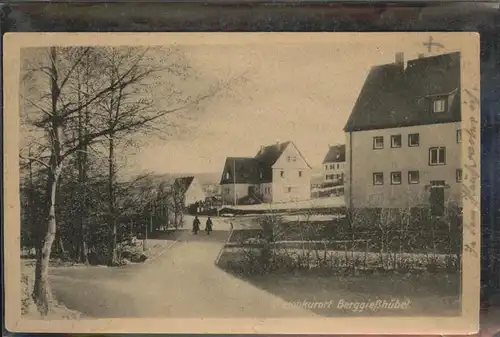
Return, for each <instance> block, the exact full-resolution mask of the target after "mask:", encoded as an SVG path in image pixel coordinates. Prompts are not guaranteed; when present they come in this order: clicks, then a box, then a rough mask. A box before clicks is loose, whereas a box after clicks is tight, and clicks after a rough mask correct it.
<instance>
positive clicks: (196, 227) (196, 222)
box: [193, 216, 200, 235]
mask: <svg viewBox="0 0 500 337" xmlns="http://www.w3.org/2000/svg"><path fill="white" fill-rule="evenodd" d="M199 230H200V220H199V219H198V216H195V217H194V220H193V233H194V234H195V235H196V234H198V231H199Z"/></svg>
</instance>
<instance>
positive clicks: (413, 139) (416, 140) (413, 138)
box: [408, 133, 420, 147]
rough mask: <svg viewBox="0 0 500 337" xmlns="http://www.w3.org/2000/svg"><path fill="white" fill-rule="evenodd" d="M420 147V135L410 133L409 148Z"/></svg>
mask: <svg viewBox="0 0 500 337" xmlns="http://www.w3.org/2000/svg"><path fill="white" fill-rule="evenodd" d="M419 145H420V134H418V133H410V134H409V135H408V147H416V146H419Z"/></svg>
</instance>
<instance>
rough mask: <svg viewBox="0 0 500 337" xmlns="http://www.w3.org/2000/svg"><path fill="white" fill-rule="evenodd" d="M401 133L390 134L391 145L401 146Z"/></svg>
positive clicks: (393, 146)
mask: <svg viewBox="0 0 500 337" xmlns="http://www.w3.org/2000/svg"><path fill="white" fill-rule="evenodd" d="M401 143H402V142H401V135H392V136H391V147H392V148H398V147H401V145H402V144H401Z"/></svg>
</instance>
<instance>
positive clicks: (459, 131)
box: [456, 130, 462, 143]
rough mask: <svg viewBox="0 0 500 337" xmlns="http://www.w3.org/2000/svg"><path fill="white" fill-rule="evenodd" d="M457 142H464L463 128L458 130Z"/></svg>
mask: <svg viewBox="0 0 500 337" xmlns="http://www.w3.org/2000/svg"><path fill="white" fill-rule="evenodd" d="M456 136H457V143H461V142H462V130H457V135H456Z"/></svg>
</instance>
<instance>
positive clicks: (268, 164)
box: [220, 141, 310, 185]
mask: <svg viewBox="0 0 500 337" xmlns="http://www.w3.org/2000/svg"><path fill="white" fill-rule="evenodd" d="M290 144H292V142H291V141H287V142H284V143H276V144H273V145H268V146H263V147H261V149H260V150H259V152H258V153H257V154H256V155H255V157H253V158H251V157H229V158H226V163H225V165H224V171H223V172H222V177H221V181H220V183H221V185H222V184H262V183H270V182H272V180H273V165H274V164H275V163H276V161H277V160H278V159H279V158H280V157H281V155H282V154H283V152H284V151H285V149H286V148H287V147H288V145H290ZM294 146H295V145H294ZM297 151H298V149H297ZM299 155H300V156H302V154H301V153H300V151H299ZM302 158H303V156H302ZM304 161H305V158H304ZM306 163H307V162H306ZM307 165H308V166H309V164H307ZM309 167H310V166H309ZM235 170H236V171H235ZM233 176H235V178H234V177H233Z"/></svg>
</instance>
